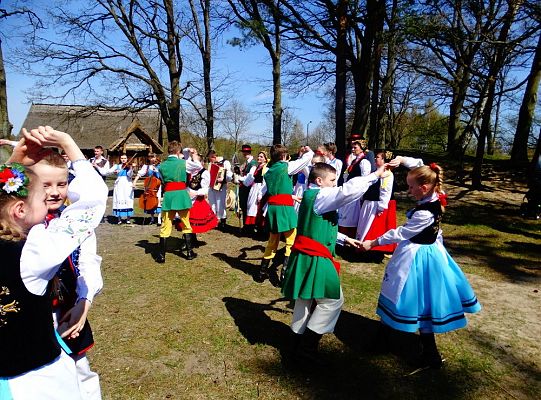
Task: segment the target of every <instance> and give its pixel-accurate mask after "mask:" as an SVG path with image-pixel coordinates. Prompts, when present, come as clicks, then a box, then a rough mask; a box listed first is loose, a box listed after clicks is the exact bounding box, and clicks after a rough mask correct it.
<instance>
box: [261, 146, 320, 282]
mask: <svg viewBox="0 0 541 400" xmlns="http://www.w3.org/2000/svg"><path fill="white" fill-rule="evenodd" d="M302 151H303V152H304V154H302V157H300V158H299V159H298V160H295V161H289V162H288V161H287V159H288V157H289V154H288V151H287V147H285V146H283V145H281V144H275V145H274V146H272V147H271V151H270V156H271V165H269V169H268V170H267V173H266V174H265V176H264V177H263V179H264V180H265V185H266V194H267V197H268V200H267V217H266V223H267V227H268V230H269V232H270V235H269V241H268V243H267V247H266V248H265V253H264V254H263V260H262V262H261V267H260V270H259V273H258V275H257V276H256V280H257V281H258V282H263V281H264V280H265V279H267V278H268V277H269V264H270V262H271V260H272V259H273V258H274V256H275V255H276V250H277V249H278V244H279V242H280V235H281V234H283V235H284V237H285V240H286V250H285V258H284V264H283V266H282V275H283V272H284V270H285V268H286V267H287V260H288V258H289V254H290V253H291V246H293V242H294V241H295V235H296V233H297V229H296V228H297V213H296V212H295V208H294V207H293V197H292V192H293V182H292V180H291V176H292V175H295V174H297V173H299V172H300V171H302V170H303V169H304V168H306V167H307V166H308V164H310V161H311V160H312V157H313V156H314V152H313V151H312V150H311V149H310V147H308V146H305V147H304V148H303V150H302Z"/></svg>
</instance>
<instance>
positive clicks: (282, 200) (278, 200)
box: [267, 194, 293, 206]
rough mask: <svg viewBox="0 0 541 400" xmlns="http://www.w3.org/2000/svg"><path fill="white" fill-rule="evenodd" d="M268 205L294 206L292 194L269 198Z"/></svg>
mask: <svg viewBox="0 0 541 400" xmlns="http://www.w3.org/2000/svg"><path fill="white" fill-rule="evenodd" d="M267 203H268V204H269V205H270V206H293V197H291V195H290V194H275V195H273V196H269V200H268V202H267Z"/></svg>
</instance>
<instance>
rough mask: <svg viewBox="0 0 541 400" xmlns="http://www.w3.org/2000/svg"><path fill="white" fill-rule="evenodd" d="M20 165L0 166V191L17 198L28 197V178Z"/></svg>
mask: <svg viewBox="0 0 541 400" xmlns="http://www.w3.org/2000/svg"><path fill="white" fill-rule="evenodd" d="M24 171H25V170H24V167H23V166H22V165H21V164H16V163H13V164H11V165H7V164H4V165H0V190H2V191H4V192H6V193H7V194H10V195H14V196H17V197H26V196H28V183H29V179H28V176H27V175H26V174H25V172H24Z"/></svg>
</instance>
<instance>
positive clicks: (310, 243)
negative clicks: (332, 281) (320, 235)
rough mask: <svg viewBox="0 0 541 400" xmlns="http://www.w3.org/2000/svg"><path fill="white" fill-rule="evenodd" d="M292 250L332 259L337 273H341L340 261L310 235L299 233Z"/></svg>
mask: <svg viewBox="0 0 541 400" xmlns="http://www.w3.org/2000/svg"><path fill="white" fill-rule="evenodd" d="M291 250H294V251H298V252H299V253H303V254H307V255H309V256H314V257H323V258H327V259H329V260H331V262H332V263H333V265H334V269H336V273H337V274H338V275H340V263H339V262H338V261H336V260H335V259H334V257H333V256H332V254H331V252H330V251H329V249H328V248H327V247H325V246H323V245H322V244H321V243H319V242H318V241H317V240H314V239H312V238H309V237H308V236H303V235H297V237H296V238H295V243H293V247H292V248H291Z"/></svg>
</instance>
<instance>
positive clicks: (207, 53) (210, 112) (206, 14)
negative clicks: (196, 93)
mask: <svg viewBox="0 0 541 400" xmlns="http://www.w3.org/2000/svg"><path fill="white" fill-rule="evenodd" d="M203 21H204V27H205V45H204V48H203V52H202V56H203V84H204V86H205V107H206V114H207V115H206V119H205V125H206V128H207V148H208V150H211V149H213V148H214V104H213V103H212V87H211V83H210V82H211V77H210V73H211V62H212V53H211V42H210V29H211V26H210V0H205V6H204V9H203Z"/></svg>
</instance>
